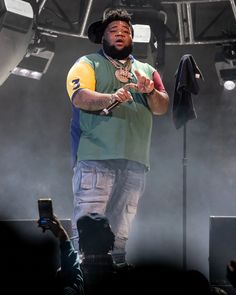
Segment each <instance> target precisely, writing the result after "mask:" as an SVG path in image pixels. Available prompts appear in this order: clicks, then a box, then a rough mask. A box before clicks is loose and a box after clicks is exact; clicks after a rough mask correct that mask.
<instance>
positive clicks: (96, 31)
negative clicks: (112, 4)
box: [88, 8, 134, 44]
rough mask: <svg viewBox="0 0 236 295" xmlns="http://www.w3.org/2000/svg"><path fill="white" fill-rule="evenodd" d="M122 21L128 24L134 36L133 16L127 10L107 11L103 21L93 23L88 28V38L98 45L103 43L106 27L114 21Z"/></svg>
mask: <svg viewBox="0 0 236 295" xmlns="http://www.w3.org/2000/svg"><path fill="white" fill-rule="evenodd" d="M116 20H121V21H124V22H126V23H127V24H128V25H129V26H130V28H131V31H132V37H133V35H134V30H133V26H132V24H131V15H130V14H129V13H128V12H127V11H126V10H125V9H120V8H119V9H107V10H105V12H104V14H103V19H102V20H99V21H96V22H94V23H92V24H91V25H90V26H89V28H88V38H89V40H90V41H91V42H93V43H96V44H101V43H102V36H103V34H104V31H105V29H106V27H107V26H108V25H109V24H110V23H111V22H113V21H116Z"/></svg>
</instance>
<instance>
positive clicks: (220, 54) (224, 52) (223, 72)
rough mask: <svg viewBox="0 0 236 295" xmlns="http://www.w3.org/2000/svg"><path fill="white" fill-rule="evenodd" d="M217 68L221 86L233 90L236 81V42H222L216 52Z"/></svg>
mask: <svg viewBox="0 0 236 295" xmlns="http://www.w3.org/2000/svg"><path fill="white" fill-rule="evenodd" d="M215 68H216V73H217V76H218V79H219V83H220V85H221V86H224V88H225V89H227V90H233V89H234V88H235V82H236V43H235V42H232V43H227V44H221V46H220V47H219V48H218V50H217V52H216V54H215Z"/></svg>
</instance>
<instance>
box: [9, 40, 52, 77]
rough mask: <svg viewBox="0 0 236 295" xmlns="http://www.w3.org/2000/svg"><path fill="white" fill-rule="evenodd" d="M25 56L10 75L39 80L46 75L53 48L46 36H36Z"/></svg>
mask: <svg viewBox="0 0 236 295" xmlns="http://www.w3.org/2000/svg"><path fill="white" fill-rule="evenodd" d="M36 36H37V37H35V39H34V42H33V44H30V45H29V47H28V51H27V54H26V55H25V57H24V58H23V59H22V60H21V62H20V63H19V64H18V65H17V66H16V67H15V68H14V69H13V70H12V74H14V75H18V76H23V77H26V78H31V79H37V80H40V79H41V78H42V76H43V74H45V73H46V71H47V70H48V67H49V65H50V63H51V61H52V59H53V57H54V54H55V46H54V43H53V42H52V41H49V39H48V38H47V37H46V36H43V35H42V36H40V35H36Z"/></svg>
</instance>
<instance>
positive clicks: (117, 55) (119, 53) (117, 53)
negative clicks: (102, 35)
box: [102, 39, 133, 59]
mask: <svg viewBox="0 0 236 295" xmlns="http://www.w3.org/2000/svg"><path fill="white" fill-rule="evenodd" d="M102 44H103V50H104V51H105V53H106V54H107V55H108V56H110V57H111V58H113V59H125V58H127V57H128V56H129V55H130V54H131V53H132V51H133V43H131V44H130V45H128V46H125V47H124V48H123V49H116V48H115V46H114V45H112V46H111V45H110V44H109V43H108V42H107V41H106V40H105V39H103V43H102Z"/></svg>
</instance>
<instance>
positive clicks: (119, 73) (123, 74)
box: [115, 68, 131, 83]
mask: <svg viewBox="0 0 236 295" xmlns="http://www.w3.org/2000/svg"><path fill="white" fill-rule="evenodd" d="M115 76H116V79H117V80H119V81H120V82H122V83H127V82H128V81H129V79H130V78H131V74H130V72H128V71H127V70H125V69H122V68H120V69H118V70H116V71H115Z"/></svg>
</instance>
